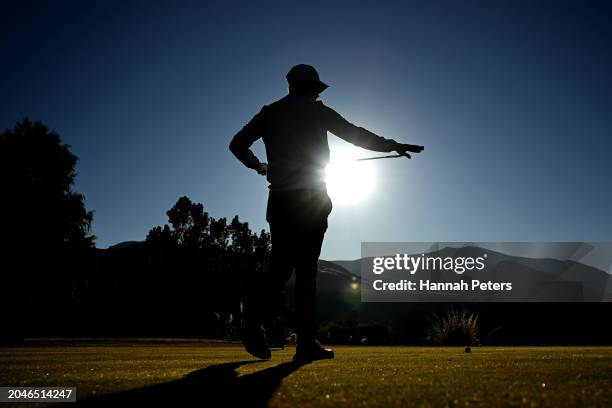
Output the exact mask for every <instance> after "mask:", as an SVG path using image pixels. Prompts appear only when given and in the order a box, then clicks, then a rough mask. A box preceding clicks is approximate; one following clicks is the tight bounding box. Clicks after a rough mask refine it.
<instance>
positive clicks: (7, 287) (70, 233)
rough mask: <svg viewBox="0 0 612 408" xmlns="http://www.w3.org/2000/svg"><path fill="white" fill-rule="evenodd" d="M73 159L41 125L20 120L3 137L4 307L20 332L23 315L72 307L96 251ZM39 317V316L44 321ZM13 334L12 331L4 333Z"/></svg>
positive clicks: (15, 330)
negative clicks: (78, 279)
mask: <svg viewBox="0 0 612 408" xmlns="http://www.w3.org/2000/svg"><path fill="white" fill-rule="evenodd" d="M77 161H78V157H77V156H76V155H74V154H73V153H72V152H71V151H70V146H68V145H66V144H63V143H61V140H60V137H59V135H58V134H57V133H55V132H53V131H50V130H49V129H48V128H47V126H46V125H45V124H43V123H42V122H40V121H38V122H32V121H30V120H28V119H24V120H22V121H20V122H18V123H17V124H16V125H15V127H14V128H13V129H10V130H6V131H4V132H3V133H1V134H0V191H1V192H2V199H1V200H0V225H1V228H0V247H1V248H2V259H1V260H0V262H1V263H2V265H1V266H2V268H0V273H1V274H2V288H3V290H2V294H1V298H2V311H3V314H5V315H9V313H5V312H6V311H7V310H10V311H11V313H10V316H9V317H8V318H9V319H14V324H12V323H11V324H9V323H7V325H6V326H5V328H6V329H7V330H6V331H3V336H4V337H6V336H7V331H10V330H13V332H12V333H13V335H14V337H16V338H18V337H20V336H21V335H22V334H23V331H22V330H21V329H20V324H21V323H22V321H23V317H25V316H28V315H32V313H33V312H36V313H37V317H39V318H40V317H42V316H43V313H47V314H51V313H57V312H58V311H60V310H61V311H62V313H65V312H66V311H67V310H69V309H70V304H71V302H72V301H73V299H74V293H73V289H74V282H75V274H76V273H77V271H78V270H79V269H80V265H79V263H80V262H81V261H82V260H83V259H84V256H82V254H83V253H84V251H85V250H87V249H89V248H93V246H94V239H95V237H94V236H93V235H88V234H89V229H90V226H91V222H92V219H93V213H92V211H88V210H87V209H86V208H85V199H84V196H83V195H82V194H80V193H78V192H75V191H74V190H73V185H74V181H75V177H76V163H77ZM43 321H44V320H43ZM9 335H10V333H9Z"/></svg>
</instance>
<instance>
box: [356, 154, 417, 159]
mask: <svg viewBox="0 0 612 408" xmlns="http://www.w3.org/2000/svg"><path fill="white" fill-rule="evenodd" d="M398 157H407V156H405V155H403V154H391V155H389V156H376V157H364V158H363V159H357V160H355V161H365V160H378V159H397V158H398Z"/></svg>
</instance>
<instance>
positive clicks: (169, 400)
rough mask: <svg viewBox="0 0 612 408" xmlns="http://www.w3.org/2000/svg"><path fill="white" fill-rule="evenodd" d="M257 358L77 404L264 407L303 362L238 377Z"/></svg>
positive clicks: (202, 370) (207, 368)
mask: <svg viewBox="0 0 612 408" xmlns="http://www.w3.org/2000/svg"><path fill="white" fill-rule="evenodd" d="M257 362H259V361H239V362H234V363H224V364H217V365H213V366H210V367H206V368H203V369H201V370H197V371H193V372H191V373H189V374H187V375H186V376H185V377H184V378H181V379H180V380H175V381H170V382H167V383H162V384H155V385H151V386H147V387H143V388H138V389H133V390H129V391H123V392H117V393H114V394H107V395H102V396H100V397H95V398H89V399H86V400H83V401H80V402H79V403H78V404H77V405H82V406H141V404H143V405H145V406H146V405H147V404H151V405H157V404H161V405H162V406H164V405H168V406H173V405H175V404H177V403H180V402H185V401H189V402H190V403H191V404H192V405H196V404H198V403H201V404H202V405H203V406H211V404H223V405H226V406H232V405H231V404H245V406H254V407H264V406H266V404H267V403H268V401H269V400H270V398H272V395H273V394H274V391H275V390H276V389H277V388H278V386H279V385H280V382H281V380H282V379H283V378H285V377H286V376H288V375H289V374H291V373H292V372H294V371H295V370H297V369H298V368H300V367H301V366H303V365H304V363H293V362H288V363H282V364H279V365H277V366H275V367H270V368H266V369H265V370H261V371H257V372H255V373H253V374H248V375H243V376H241V377H238V373H237V372H236V369H237V368H238V367H240V366H242V365H245V364H252V363H257ZM122 404H123V405H122Z"/></svg>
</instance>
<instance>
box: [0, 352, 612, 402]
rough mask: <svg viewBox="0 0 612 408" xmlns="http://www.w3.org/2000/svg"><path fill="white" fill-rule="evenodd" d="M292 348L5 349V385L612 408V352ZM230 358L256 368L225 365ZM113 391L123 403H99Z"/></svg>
mask: <svg viewBox="0 0 612 408" xmlns="http://www.w3.org/2000/svg"><path fill="white" fill-rule="evenodd" d="M293 351H294V349H293V348H288V349H286V350H282V351H276V352H274V355H273V359H272V360H270V361H265V362H260V361H255V359H253V358H252V357H250V356H249V355H248V354H247V353H246V352H244V351H243V349H242V348H241V347H240V346H238V345H227V344H204V343H177V344H154V343H151V344H147V343H144V344H143V343H141V342H139V343H134V344H126V343H124V342H122V343H117V344H114V345H113V344H104V345H95V344H92V345H86V344H79V345H75V346H36V347H19V348H2V349H0V385H2V386H26V385H28V386H76V387H78V399H79V400H84V399H88V401H90V402H100V403H101V404H100V405H106V403H108V402H112V403H113V405H114V404H115V403H116V402H118V401H119V402H129V403H131V404H133V403H136V402H138V403H144V404H145V405H146V404H148V403H153V402H155V401H162V400H164V399H165V398H167V399H169V400H170V399H174V400H176V401H177V403H176V406H181V405H188V404H187V401H184V402H185V404H181V403H180V401H183V400H184V399H186V398H190V399H197V400H198V401H195V402H197V403H199V405H204V406H205V405H206V403H207V402H211V401H212V400H213V399H214V400H215V401H217V402H218V401H223V400H224V399H226V398H227V399H228V400H231V401H233V402H236V401H239V402H245V403H249V406H254V405H266V404H267V405H269V406H272V407H280V406H292V407H294V406H304V405H315V406H347V407H348V406H351V407H355V406H385V407H386V406H417V407H445V406H448V407H455V406H456V407H473V406H477V407H490V406H529V407H564V406H566V407H583V406H589V407H593V406H600V407H608V406H612V348H609V347H476V348H473V351H472V353H470V354H467V353H465V352H464V351H463V348H460V347H456V348H450V347H448V348H447V347H444V348H438V347H368V346H365V347H362V346H359V347H357V346H355V347H336V348H335V351H336V356H337V357H336V359H335V360H331V361H318V362H314V363H311V364H307V365H304V366H301V367H293V366H291V365H288V364H282V363H286V362H288V361H290V360H291V357H292V355H293ZM230 362H243V363H244V362H248V363H246V364H243V363H241V364H236V365H235V366H231V365H227V364H225V365H224V363H230ZM279 364H280V365H279ZM274 367H276V368H274ZM190 373H191V374H190ZM160 384H161V385H160ZM128 390H136V391H128ZM121 391H128V392H123V393H121ZM108 394H111V395H112V397H114V398H115V399H110V400H105V399H104V397H102V398H100V396H101V395H108ZM121 400H122V401H121ZM3 405H4V404H3ZM19 406H23V405H19Z"/></svg>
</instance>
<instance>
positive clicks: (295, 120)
mask: <svg viewBox="0 0 612 408" xmlns="http://www.w3.org/2000/svg"><path fill="white" fill-rule="evenodd" d="M287 81H288V82H289V95H287V96H285V97H284V98H282V99H280V100H278V101H276V102H274V103H272V104H270V105H267V106H264V107H263V108H262V109H261V111H260V112H259V113H258V114H257V115H255V117H254V118H253V119H251V121H250V122H249V123H247V125H246V126H245V127H244V128H242V130H240V131H239V132H238V133H237V134H236V136H234V138H233V140H232V142H231V144H230V150H231V151H232V153H234V155H235V156H236V157H237V158H238V159H239V160H240V161H241V162H242V163H244V165H245V166H247V167H249V168H251V169H254V170H256V171H257V172H258V173H259V174H261V175H265V176H267V179H268V182H269V183H270V194H269V197H268V208H267V214H266V220H267V221H268V223H269V224H270V233H271V239H272V255H271V257H272V259H271V267H270V273H269V276H267V278H266V281H265V282H259V286H258V287H257V288H252V289H253V290H251V293H249V294H248V295H247V297H246V301H245V307H244V322H243V327H242V336H241V337H242V342H243V344H244V346H245V348H246V349H247V351H248V352H250V353H251V354H253V355H254V356H256V357H258V358H264V359H268V358H270V356H271V353H270V348H269V346H268V343H267V340H266V337H265V331H264V329H263V327H262V325H261V323H262V321H263V320H264V318H267V317H268V316H269V313H271V308H272V305H271V303H272V301H273V300H274V299H277V298H278V295H279V294H280V292H281V291H282V290H283V287H284V285H285V283H286V282H287V280H288V279H289V277H290V276H291V274H292V273H293V270H294V269H295V273H296V283H295V304H296V315H297V322H296V325H297V327H296V329H297V335H298V337H297V342H298V344H297V350H296V355H295V357H294V360H299V361H311V360H317V359H326V358H333V357H334V353H333V351H331V350H328V349H324V348H322V347H321V345H320V344H319V342H318V341H317V340H316V327H317V325H316V319H315V294H316V278H317V264H318V260H319V254H320V253H321V245H322V243H323V236H324V235H325V231H326V230H327V216H328V215H329V213H330V212H331V210H332V202H331V200H330V198H329V196H328V195H327V189H326V186H325V180H324V171H325V166H326V165H327V164H328V162H329V146H328V143H327V132H328V131H330V132H331V133H333V134H335V135H336V136H339V137H341V138H342V139H344V140H346V141H347V142H350V143H353V144H354V145H357V146H360V147H363V148H365V149H369V150H374V151H378V152H392V151H396V152H398V153H399V154H407V152H415V153H419V152H421V151H422V150H423V147H422V146H414V145H408V144H401V143H398V142H396V141H394V140H390V139H385V138H383V137H380V136H377V135H375V134H374V133H372V132H370V131H368V130H366V129H364V128H361V127H357V126H355V125H353V124H351V123H349V122H348V121H347V120H345V119H344V118H343V117H342V116H340V115H339V114H338V113H337V112H336V111H334V110H333V109H331V108H329V107H327V106H325V105H324V104H323V103H322V102H320V101H317V98H318V97H319V94H320V93H321V92H323V91H324V90H325V89H326V88H327V87H328V86H327V85H326V84H324V83H323V82H321V81H320V80H319V74H318V73H317V71H316V70H315V69H314V68H313V67H312V66H310V65H296V66H294V67H293V68H291V70H290V71H289V73H288V74H287ZM259 138H263V142H264V144H265V147H266V155H267V157H268V164H266V163H261V162H260V161H259V160H258V159H257V157H256V156H255V155H254V154H253V152H252V151H251V150H250V147H251V145H252V144H253V143H255V141H256V140H258V139H259Z"/></svg>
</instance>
